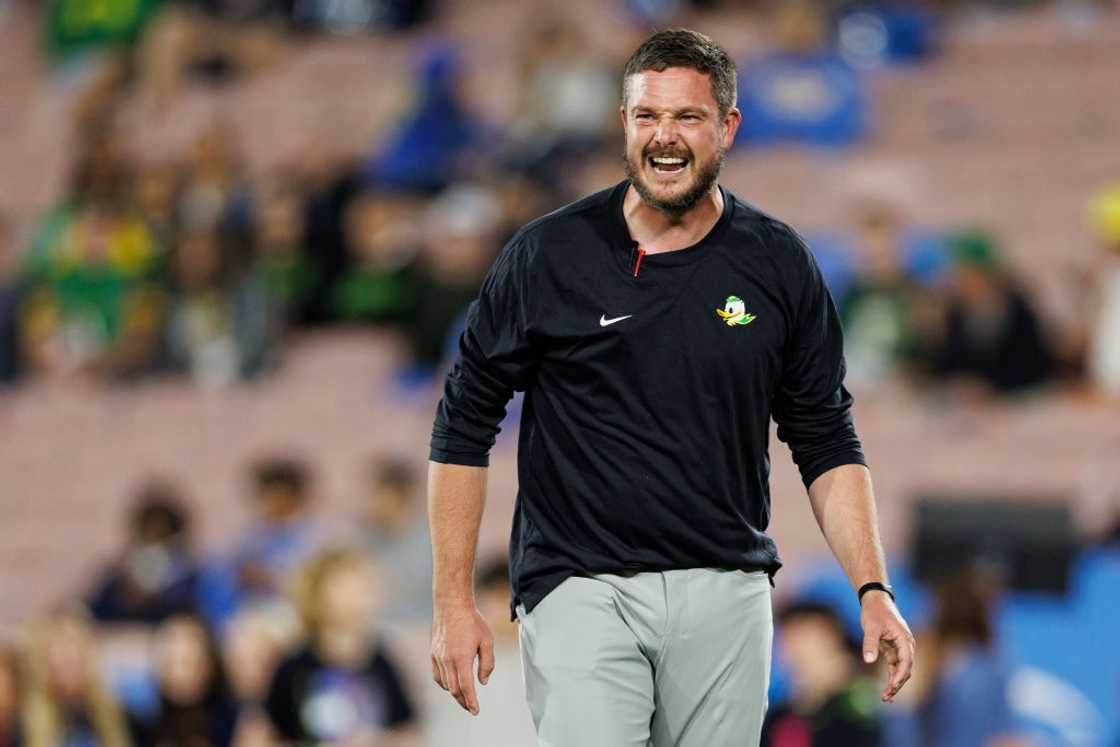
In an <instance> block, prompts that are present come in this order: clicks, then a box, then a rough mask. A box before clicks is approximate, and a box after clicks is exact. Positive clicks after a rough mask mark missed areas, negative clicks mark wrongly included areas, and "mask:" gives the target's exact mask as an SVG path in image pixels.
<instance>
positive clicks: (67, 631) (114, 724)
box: [23, 609, 131, 747]
mask: <svg viewBox="0 0 1120 747" xmlns="http://www.w3.org/2000/svg"><path fill="white" fill-rule="evenodd" d="M26 677H27V685H26V688H25V692H24V695H25V700H24V719H23V725H24V733H23V744H24V745H25V746H26V747H86V746H87V745H92V744H96V745H98V747H129V745H130V744H131V740H130V739H129V735H128V729H127V726H126V721H125V718H124V716H123V714H122V713H121V710H120V708H119V706H118V705H117V702H116V701H115V700H114V699H113V696H112V695H111V694H110V693H109V691H108V689H107V688H106V687H105V684H104V683H103V682H102V681H101V679H100V675H99V673H98V670H97V657H96V642H95V639H94V632H93V630H92V628H91V626H90V624H89V619H88V617H87V616H86V615H85V613H84V612H83V611H81V610H77V609H69V610H65V611H62V612H59V613H56V614H54V615H52V616H51V617H49V618H48V619H47V620H46V621H45V622H43V623H42V624H41V625H39V626H38V627H37V628H36V629H35V630H34V631H33V633H32V636H31V639H30V641H29V646H28V662H27V668H26Z"/></svg>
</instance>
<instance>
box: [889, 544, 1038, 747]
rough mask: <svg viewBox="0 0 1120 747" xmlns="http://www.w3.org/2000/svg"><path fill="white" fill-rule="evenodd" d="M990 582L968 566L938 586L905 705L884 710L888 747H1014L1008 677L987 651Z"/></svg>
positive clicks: (992, 650)
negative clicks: (899, 746) (910, 702)
mask: <svg viewBox="0 0 1120 747" xmlns="http://www.w3.org/2000/svg"><path fill="white" fill-rule="evenodd" d="M998 588H999V587H998V584H997V582H996V577H995V576H993V574H992V573H991V572H990V571H986V570H985V569H982V568H980V567H978V566H975V565H970V566H967V567H964V568H962V569H961V570H959V571H957V572H955V573H953V574H951V575H948V576H946V577H945V578H943V579H942V581H941V582H940V583H939V584H938V585H937V589H936V600H935V611H934V618H933V629H932V631H931V633H930V635H927V636H923V637H922V644H921V651H922V668H921V670H915V671H916V672H919V671H920V673H919V675H918V677H917V679H916V681H915V682H913V683H912V684H913V685H914V687H912V688H911V692H910V693H909V694H908V696H907V697H908V698H909V699H911V700H914V701H915V702H914V704H913V705H911V706H910V707H909V708H907V707H906V702H900V703H898V704H896V707H893V708H890V709H887V715H886V719H885V722H884V728H885V734H886V737H887V743H888V744H892V745H893V744H914V745H933V746H935V747H1018V746H1019V745H1022V744H1023V743H1022V742H1021V741H1020V740H1019V738H1018V737H1017V736H1016V729H1015V725H1014V717H1013V714H1012V711H1011V707H1010V704H1009V702H1008V686H1009V684H1010V678H1011V670H1010V668H1009V665H1008V663H1007V662H1006V661H1004V660H1003V658H1002V657H1001V656H1000V654H999V652H998V651H997V649H996V647H995V645H994V632H993V629H992V612H993V608H994V605H995V602H996V597H997V592H998Z"/></svg>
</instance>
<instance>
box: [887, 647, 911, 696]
mask: <svg viewBox="0 0 1120 747" xmlns="http://www.w3.org/2000/svg"><path fill="white" fill-rule="evenodd" d="M896 635H897V636H898V637H897V638H896V639H895V640H894V641H893V643H894V646H893V650H894V652H895V662H894V664H893V666H892V669H893V671H892V672H891V675H892V676H891V687H892V690H893V692H892V696H893V694H894V693H897V692H898V691H899V690H900V689H901V688H902V686H903V685H904V684H905V683H906V681H907V680H908V679H910V674H911V673H912V672H913V670H914V647H913V645H912V644H911V643H910V641H909V639H908V637H906V636H904V635H903V634H901V633H898V634H896Z"/></svg>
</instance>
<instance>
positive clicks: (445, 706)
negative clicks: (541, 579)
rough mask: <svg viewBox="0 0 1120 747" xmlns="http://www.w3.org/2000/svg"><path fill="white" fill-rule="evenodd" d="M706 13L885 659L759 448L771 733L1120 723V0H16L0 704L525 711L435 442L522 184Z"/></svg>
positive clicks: (894, 739) (1106, 735)
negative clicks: (868, 568) (824, 320)
mask: <svg viewBox="0 0 1120 747" xmlns="http://www.w3.org/2000/svg"><path fill="white" fill-rule="evenodd" d="M674 25H684V26H689V27H692V28H696V29H698V30H700V31H703V32H706V33H708V34H710V35H712V36H713V37H714V38H715V39H716V40H717V41H718V42H719V43H720V44H722V45H723V46H724V47H725V48H727V49H728V51H729V52H731V53H732V55H733V57H734V58H735V59H736V60H737V62H738V64H739V68H740V92H739V106H740V108H741V109H742V110H743V113H744V125H743V128H742V129H741V130H740V134H739V140H738V143H737V145H736V148H735V149H734V151H733V152H732V153H731V154H729V157H728V161H727V166H726V169H725V173H724V176H723V179H722V183H723V184H724V185H725V186H727V187H728V188H730V189H731V190H733V191H734V192H735V193H736V194H737V195H738V196H739V197H740V198H741V199H744V200H746V201H748V202H750V203H752V204H754V205H756V206H758V207H759V208H761V209H763V210H766V211H767V212H770V213H772V214H774V215H776V216H777V217H779V218H781V219H783V220H785V221H787V222H790V223H792V224H793V225H794V226H795V227H797V228H798V229H799V230H800V231H801V232H802V233H803V234H804V235H805V236H806V238H807V240H808V241H809V243H810V245H811V246H812V248H813V250H814V252H815V254H816V256H817V259H818V262H819V263H820V265H821V267H822V269H823V271H824V273H825V275H826V277H827V280H828V283H829V285H830V287H831V290H832V293H833V295H834V296H835V298H836V301H837V303H838V305H839V308H840V310H841V314H842V317H843V319H844V323H845V329H846V345H847V357H848V363H849V376H848V384H849V388H850V389H852V391H853V392H854V394H855V396H856V422H857V428H858V430H859V433H860V435H861V437H862V439H863V441H864V444H865V449H866V452H867V454H868V457H869V461H870V464H871V467H872V470H873V473H874V477H875V483H876V492H877V496H878V503H879V508H880V515H881V521H882V529H883V536H884V541H885V544H886V547H887V550H888V554H889V560H890V563H891V568H892V576H893V580H894V581H895V583H896V587H897V595H898V600H899V604H900V606H901V608H902V610H903V612H904V613H905V614H906V615H907V616H908V618H909V620H910V622H911V624H912V626H913V627H914V630H915V632H916V634H917V636H918V639H919V658H918V666H917V669H916V674H915V679H914V681H913V682H912V683H911V684H910V685H908V687H907V688H906V690H905V691H904V695H903V696H900V698H899V702H897V703H896V704H894V705H893V706H890V707H884V706H882V705H881V704H879V703H878V700H877V697H876V692H877V691H876V689H875V685H874V682H875V681H876V679H881V677H882V673H881V672H877V671H874V670H868V669H866V668H864V665H862V664H861V663H860V662H859V661H858V659H857V658H856V657H855V655H854V653H855V652H856V651H858V648H853V644H855V645H856V646H858V640H859V639H858V635H859V630H858V606H857V605H856V603H855V600H854V596H853V595H852V593H851V591H850V589H848V588H847V586H846V582H845V581H844V580H843V578H842V577H841V574H840V571H839V569H838V568H837V567H836V565H835V563H834V561H833V560H832V559H831V556H830V555H829V554H828V551H827V548H826V546H825V544H824V542H823V540H822V538H821V537H820V534H819V531H818V530H817V528H816V525H815V523H814V521H813V518H812V514H811V511H810V508H809V504H808V500H807V498H806V496H805V494H804V489H803V488H802V486H801V484H800V481H799V479H798V477H797V474H796V471H795V470H794V469H793V467H792V465H791V463H790V460H789V457H788V455H787V453H786V451H785V449H784V448H782V447H780V446H778V447H777V448H775V449H774V451H773V454H772V456H773V479H772V485H773V490H772V492H773V496H774V505H773V523H772V526H771V532H772V534H773V536H774V537H775V539H776V540H777V542H778V545H779V547H780V549H781V552H782V556H783V558H784V561H785V564H786V566H785V568H784V569H783V570H782V572H781V573H779V574H778V576H777V579H776V582H777V588H776V589H775V607H776V614H777V619H778V621H779V625H778V639H777V641H776V656H775V665H774V676H773V685H772V688H771V707H772V708H771V717H770V720H769V722H768V725H767V729H766V744H768V745H772V746H773V747H806V746H808V745H890V746H891V747H894V746H896V745H898V746H901V747H909V746H910V745H915V746H922V747H942V746H945V747H971V746H972V745H976V746H978V747H979V746H981V745H988V746H991V745H1002V746H1004V747H1006V746H1008V745H1021V744H1025V745H1055V746H1058V745H1085V746H1087V747H1088V746H1096V745H1101V746H1106V745H1117V744H1120V632H1118V631H1120V623H1117V620H1120V7H1118V4H1117V3H1115V2H1111V1H1109V2H1102V1H1097V0H1061V1H1058V0H1055V1H1053V2H1042V1H1041V0H1038V1H1028V0H988V1H987V2H982V1H980V0H943V1H941V2H932V1H931V2H928V3H903V2H890V1H889V0H879V1H873V0H867V1H861V0H854V1H852V2H835V3H823V2H822V3H811V2H802V1H798V0H789V1H785V0H760V1H757V2H748V1H747V0H691V1H689V0H567V1H566V2H563V3H554V2H546V1H545V0H42V1H37V0H0V747H14V746H15V745H29V746H31V747H55V746H56V745H67V747H77V746H78V745H83V746H86V745H95V744H96V745H103V746H104V747H126V746H127V745H129V744H135V745H187V744H189V745H192V746H193V745H198V746H204V745H210V746H211V747H226V746H227V745H231V744H236V745H262V746H263V745H269V744H276V743H294V742H300V743H303V742H315V743H321V742H338V743H345V744H350V745H357V744H366V745H425V744H427V745H436V746H438V747H446V746H448V745H486V746H487V747H509V746H514V745H529V744H532V743H533V740H532V735H531V727H530V725H529V723H528V712H527V709H526V707H525V705H524V702H523V700H522V693H521V675H520V670H519V665H518V660H517V649H516V628H515V626H513V625H511V624H510V623H509V621H508V614H507V604H508V587H507V580H506V576H505V570H504V546H505V542H506V538H507V533H508V531H509V525H510V517H511V509H512V504H513V500H514V495H515V491H516V473H515V469H514V467H515V459H516V454H515V443H516V439H515V435H516V434H515V432H516V429H517V415H518V405H517V403H516V402H514V403H513V404H512V405H511V408H510V416H509V418H507V422H506V426H505V428H504V430H503V433H502V435H501V436H500V438H499V442H498V445H497V446H496V448H495V453H494V456H493V459H492V467H491V477H490V487H489V498H488V505H487V510H486V515H485V518H484V524H483V533H482V548H481V550H480V569H479V574H478V584H479V592H478V593H479V604H480V607H481V609H482V610H483V612H484V614H485V615H486V617H487V619H488V620H490V622H491V625H492V627H493V630H494V633H495V637H496V639H497V641H498V646H497V648H498V652H497V659H498V669H497V671H496V673H495V675H494V677H493V679H492V681H491V683H490V684H489V685H488V686H487V687H486V688H482V692H481V694H480V699H481V704H482V715H481V716H480V717H479V718H477V719H472V718H470V717H469V716H468V715H467V714H466V713H465V712H463V711H461V710H460V709H459V708H458V707H457V706H456V705H455V704H454V703H453V702H452V701H451V699H450V698H449V697H448V696H447V695H446V694H445V693H444V692H443V691H441V690H439V689H438V688H436V687H435V686H434V684H433V683H432V682H431V672H430V667H429V662H428V657H427V646H428V624H429V619H428V615H429V612H430V587H429V575H428V574H429V568H430V558H429V552H430V549H429V545H428V535H427V527H426V517H425V506H424V468H425V459H426V454H427V438H428V433H429V429H430V426H431V419H432V415H433V409H434V404H435V402H436V400H437V398H438V396H439V391H440V374H441V371H443V370H444V369H445V367H446V365H447V363H448V356H449V355H453V352H454V349H455V342H456V337H457V334H458V329H459V325H460V324H461V318H462V316H463V312H464V310H465V307H466V305H467V304H468V303H469V302H470V300H471V299H472V298H473V295H474V293H475V292H476V289H477V287H478V284H479V282H480V279H481V277H482V275H483V274H484V273H485V271H486V269H487V268H488V266H489V263H490V262H491V261H492V259H493V257H494V256H495V254H496V252H497V251H498V249H499V248H500V247H501V246H502V244H503V242H504V240H505V239H506V238H508V237H509V236H510V235H511V234H512V232H513V231H514V230H516V228H517V227H519V226H520V225H522V224H523V223H525V222H526V221H528V220H530V219H532V218H534V217H536V216H539V215H542V214H544V213H546V212H548V211H550V210H552V209H553V208H555V207H558V206H560V205H562V204H564V203H565V202H567V201H569V200H571V199H574V198H576V197H578V196H581V195H583V194H585V193H588V192H590V191H594V190H598V189H601V188H604V187H607V186H609V185H611V184H613V183H615V182H617V181H618V180H620V179H621V178H622V169H621V159H620V154H621V128H620V125H619V122H618V115H617V105H618V98H619V91H620V79H619V76H620V69H621V67H622V62H623V61H624V60H625V58H626V57H627V56H628V55H629V53H630V52H631V51H632V50H633V49H634V48H635V47H636V46H637V45H638V44H639V43H640V41H641V40H642V39H643V38H644V37H645V36H646V35H647V34H648V33H649V32H650V31H651V30H654V29H657V28H664V27H668V26H674Z"/></svg>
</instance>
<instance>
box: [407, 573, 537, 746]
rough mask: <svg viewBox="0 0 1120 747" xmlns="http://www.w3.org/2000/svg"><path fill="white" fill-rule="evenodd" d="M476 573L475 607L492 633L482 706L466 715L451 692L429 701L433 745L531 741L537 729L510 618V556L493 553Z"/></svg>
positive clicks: (480, 691)
mask: <svg viewBox="0 0 1120 747" xmlns="http://www.w3.org/2000/svg"><path fill="white" fill-rule="evenodd" d="M477 579H478V580H477V582H476V586H477V587H478V594H477V598H478V610H479V612H480V613H481V614H482V617H483V619H484V620H485V621H486V624H487V626H489V628H490V632H491V633H492V634H493V636H494V674H493V675H492V676H491V677H490V679H489V680H488V681H487V682H486V687H483V688H479V689H478V698H479V707H480V710H479V714H478V716H476V717H474V718H464V716H463V709H462V708H461V707H460V706H459V705H458V704H457V703H456V702H455V701H454V700H452V699H451V698H439V699H437V700H436V701H434V702H433V703H432V710H431V712H430V713H429V714H428V715H429V718H428V720H427V743H428V744H429V745H431V747H444V746H445V745H451V744H453V745H456V747H494V746H496V745H531V744H534V743H535V742H536V731H535V729H534V727H533V719H532V717H531V715H530V713H529V708H528V707H527V706H526V704H525V683H524V681H523V680H522V678H521V653H520V649H519V648H518V643H517V638H518V633H517V623H515V622H512V621H511V619H510V583H509V566H508V561H507V560H506V558H504V557H496V558H493V559H491V560H489V561H487V562H483V563H481V564H480V565H479V568H478V575H477Z"/></svg>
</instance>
